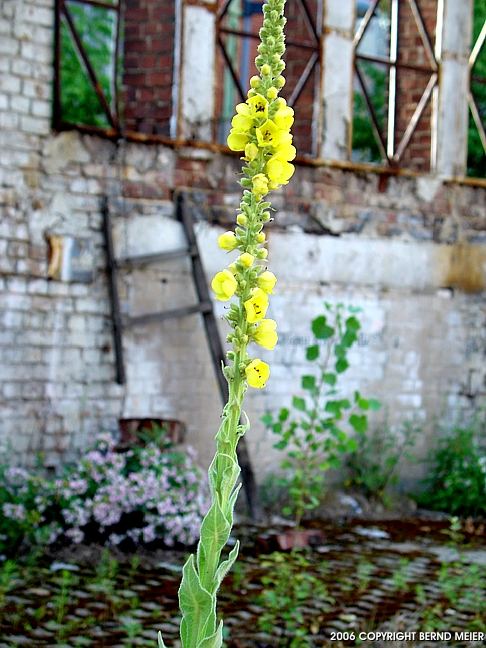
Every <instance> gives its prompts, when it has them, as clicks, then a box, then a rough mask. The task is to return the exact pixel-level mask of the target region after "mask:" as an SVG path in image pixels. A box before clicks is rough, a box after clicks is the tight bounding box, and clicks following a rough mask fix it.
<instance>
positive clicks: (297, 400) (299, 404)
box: [292, 396, 306, 412]
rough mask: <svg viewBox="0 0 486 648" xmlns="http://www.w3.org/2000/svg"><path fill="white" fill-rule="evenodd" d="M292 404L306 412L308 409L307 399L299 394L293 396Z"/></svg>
mask: <svg viewBox="0 0 486 648" xmlns="http://www.w3.org/2000/svg"><path fill="white" fill-rule="evenodd" d="M292 405H293V407H295V409H297V410H300V411H301V412H305V410H306V406H305V400H304V399H303V398H300V397H299V396H293V397H292Z"/></svg>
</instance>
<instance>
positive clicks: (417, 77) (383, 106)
mask: <svg viewBox="0 0 486 648" xmlns="http://www.w3.org/2000/svg"><path fill="white" fill-rule="evenodd" d="M437 4H438V3H437V1H436V0H421V1H420V0H358V18H357V22H356V32H355V37H354V47H355V60H354V69H355V87H354V114H353V137H352V157H353V159H354V160H356V161H366V162H378V163H385V164H388V165H390V166H398V165H402V166H407V167H409V168H413V169H416V170H420V171H428V170H429V169H430V166H431V160H432V159H433V155H434V151H433V148H434V145H435V142H434V135H433V133H434V130H435V129H434V124H433V110H432V103H433V100H434V96H435V94H436V92H437V84H438V76H439V62H438V61H437V59H436V55H435V52H434V41H435V27H436V21H437Z"/></svg>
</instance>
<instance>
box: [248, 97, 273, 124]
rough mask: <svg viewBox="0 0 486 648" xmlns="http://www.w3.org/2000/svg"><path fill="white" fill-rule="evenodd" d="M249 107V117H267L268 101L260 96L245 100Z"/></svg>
mask: <svg viewBox="0 0 486 648" xmlns="http://www.w3.org/2000/svg"><path fill="white" fill-rule="evenodd" d="M247 104H248V106H249V107H250V115H251V116H252V117H254V118H258V119H266V118H267V116H268V101H267V100H266V99H265V97H263V96H262V95H260V94H256V95H255V96H254V97H251V98H250V99H248V100H247Z"/></svg>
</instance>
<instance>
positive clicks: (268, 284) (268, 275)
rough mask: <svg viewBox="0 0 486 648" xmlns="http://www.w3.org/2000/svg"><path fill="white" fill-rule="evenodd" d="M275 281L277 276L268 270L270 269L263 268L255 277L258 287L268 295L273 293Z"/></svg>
mask: <svg viewBox="0 0 486 648" xmlns="http://www.w3.org/2000/svg"><path fill="white" fill-rule="evenodd" d="M276 283H277V277H276V276H275V275H274V274H273V272H270V270H265V272H262V274H261V275H260V276H259V277H258V279H257V284H258V287H259V288H261V289H262V290H263V291H264V292H266V293H267V294H268V295H271V294H272V293H273V289H274V288H275V284H276Z"/></svg>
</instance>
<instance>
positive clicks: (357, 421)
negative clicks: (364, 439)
mask: <svg viewBox="0 0 486 648" xmlns="http://www.w3.org/2000/svg"><path fill="white" fill-rule="evenodd" d="M349 424H350V425H351V426H352V427H353V428H354V430H356V432H358V433H359V434H364V433H365V432H366V430H367V429H368V419H367V418H366V415H365V414H362V415H361V416H359V415H358V414H351V416H350V417H349Z"/></svg>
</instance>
